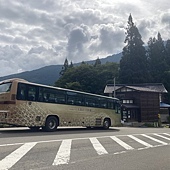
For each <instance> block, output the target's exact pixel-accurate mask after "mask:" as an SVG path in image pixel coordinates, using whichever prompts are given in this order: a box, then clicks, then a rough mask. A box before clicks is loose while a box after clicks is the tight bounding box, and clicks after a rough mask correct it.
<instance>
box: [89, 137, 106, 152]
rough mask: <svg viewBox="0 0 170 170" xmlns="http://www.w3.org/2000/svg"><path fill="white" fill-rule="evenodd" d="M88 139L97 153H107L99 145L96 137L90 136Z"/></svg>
mask: <svg viewBox="0 0 170 170" xmlns="http://www.w3.org/2000/svg"><path fill="white" fill-rule="evenodd" d="M90 141H91V143H92V145H93V147H94V149H95V150H96V152H97V153H98V155H103V154H108V152H107V151H106V149H105V148H104V147H103V146H102V145H101V143H100V142H99V141H98V140H97V139H96V138H90Z"/></svg>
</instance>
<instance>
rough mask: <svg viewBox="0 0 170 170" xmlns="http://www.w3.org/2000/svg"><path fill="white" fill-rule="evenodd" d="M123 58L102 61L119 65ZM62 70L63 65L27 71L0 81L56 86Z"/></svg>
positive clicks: (92, 62) (114, 56) (91, 62)
mask: <svg viewBox="0 0 170 170" xmlns="http://www.w3.org/2000/svg"><path fill="white" fill-rule="evenodd" d="M121 56H122V54H121V53H119V54H114V55H112V56H108V57H106V58H101V59H100V61H101V63H102V64H104V63H106V62H116V63H119V61H120V58H121ZM96 58H97V57H96ZM85 63H88V64H94V63H95V60H91V61H85ZM80 64H81V63H76V64H74V63H73V65H74V66H76V65H80ZM61 69H62V65H50V66H46V67H42V68H40V69H37V70H32V71H26V72H22V73H18V74H12V75H8V76H4V77H0V81H2V80H5V79H11V78H22V79H26V80H28V81H31V82H35V83H41V84H46V85H54V83H55V82H56V81H57V80H58V78H59V77H60V75H59V73H60V71H61Z"/></svg>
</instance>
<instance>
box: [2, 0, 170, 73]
mask: <svg viewBox="0 0 170 170" xmlns="http://www.w3.org/2000/svg"><path fill="white" fill-rule="evenodd" d="M130 13H131V14H132V17H133V21H134V23H135V24H136V26H137V27H138V29H139V32H140V34H141V35H142V40H143V41H144V42H145V43H146V44H147V41H148V40H149V38H150V37H156V36H157V33H158V32H160V33H161V35H162V38H163V40H167V39H170V0H0V68H1V71H0V76H5V75H9V74H14V73H19V72H23V71H27V70H34V69H38V68H40V67H43V66H47V65H56V64H63V63H64V60H65V58H67V59H68V61H69V62H70V61H72V62H73V64H74V63H77V62H81V61H87V60H92V59H96V58H97V57H99V58H104V57H106V56H108V55H112V54H116V53H119V52H121V51H122V48H123V47H124V46H125V44H124V39H125V28H126V26H127V20H128V17H129V14H130Z"/></svg>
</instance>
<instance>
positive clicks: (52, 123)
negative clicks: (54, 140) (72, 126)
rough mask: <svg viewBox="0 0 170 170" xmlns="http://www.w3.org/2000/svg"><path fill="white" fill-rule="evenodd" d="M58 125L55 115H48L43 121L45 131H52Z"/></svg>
mask: <svg viewBox="0 0 170 170" xmlns="http://www.w3.org/2000/svg"><path fill="white" fill-rule="evenodd" d="M57 127H58V119H57V118H56V117H55V116H50V117H48V118H47V120H46V122H45V127H44V129H45V131H48V132H54V131H56V130H57Z"/></svg>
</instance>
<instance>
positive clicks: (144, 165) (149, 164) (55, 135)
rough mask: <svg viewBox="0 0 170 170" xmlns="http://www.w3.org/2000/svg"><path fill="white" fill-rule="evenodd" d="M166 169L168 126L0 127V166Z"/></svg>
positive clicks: (169, 165) (18, 169)
mask: <svg viewBox="0 0 170 170" xmlns="http://www.w3.org/2000/svg"><path fill="white" fill-rule="evenodd" d="M7 169H10V170H40V169H42V170H48V169H50V170H53V169H54V170H56V169H57V170H105V169H109V170H111V169H113V170H169V169H170V129H169V128H131V127H129V128H128V127H120V128H110V129H109V130H102V129H86V128H59V129H58V131H56V132H51V133H49V132H43V131H39V132H31V131H30V130H29V129H28V128H6V129H5V128H1V129H0V170H7Z"/></svg>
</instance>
